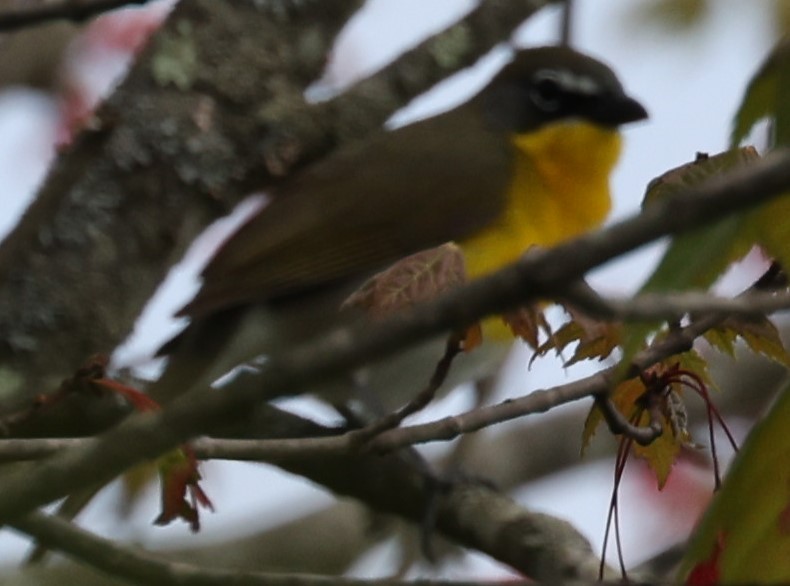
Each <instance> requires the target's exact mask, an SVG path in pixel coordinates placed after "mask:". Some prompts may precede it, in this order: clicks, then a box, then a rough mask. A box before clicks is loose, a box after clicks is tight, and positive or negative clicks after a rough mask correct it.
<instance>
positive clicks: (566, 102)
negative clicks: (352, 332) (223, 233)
mask: <svg viewBox="0 0 790 586" xmlns="http://www.w3.org/2000/svg"><path fill="white" fill-rule="evenodd" d="M646 116H647V114H646V112H645V109H644V108H643V107H642V106H641V105H640V104H639V103H638V102H637V101H636V100H634V99H633V98H631V97H629V96H628V95H627V94H626V93H625V91H624V90H623V87H622V85H621V84H620V82H619V81H618V79H617V77H616V76H615V74H614V73H613V72H612V70H611V69H610V68H609V67H607V66H606V65H604V64H602V63H601V62H599V61H597V60H595V59H593V58H591V57H588V56H586V55H583V54H581V53H579V52H576V51H574V50H572V49H569V48H564V47H542V48H534V49H525V50H520V51H518V52H517V53H516V55H515V57H514V59H513V61H512V62H511V63H509V64H508V65H506V66H505V67H504V68H503V69H502V71H500V73H499V74H497V75H496V76H495V77H494V78H493V79H492V80H491V81H490V82H489V83H488V84H487V85H486V86H485V87H484V88H483V89H482V90H481V91H480V92H479V93H478V94H477V95H475V96H474V97H473V98H471V99H470V100H469V101H468V102H466V103H465V104H463V105H461V106H459V107H457V108H455V109H453V110H451V111H448V112H445V113H443V114H440V115H438V116H435V117H433V118H430V119H427V120H422V121H419V122H416V123H414V124H411V125H408V126H404V127H402V128H399V129H396V130H393V131H385V130H381V131H379V132H376V133H374V134H372V135H370V136H369V137H368V138H366V139H363V140H360V141H358V142H355V143H352V144H349V145H348V146H346V147H343V148H341V149H339V150H338V151H336V152H335V153H333V154H331V155H330V156H328V157H326V158H325V159H323V160H321V161H320V162H318V163H316V164H315V165H313V166H312V167H309V168H307V169H306V170H304V171H302V172H301V173H299V174H298V175H296V176H294V177H293V178H291V179H289V180H287V181H286V182H284V183H282V184H281V185H279V186H278V187H277V188H276V189H275V190H274V193H273V195H274V196H275V197H274V199H273V200H272V202H271V203H270V204H269V205H268V206H266V207H264V208H263V209H262V210H261V211H260V212H258V213H257V214H256V215H254V216H253V217H252V218H250V219H249V220H248V221H247V222H246V223H245V224H244V225H243V226H242V227H241V228H240V229H239V230H238V231H237V232H236V233H235V234H234V235H232V236H231V237H230V238H229V239H228V240H227V241H226V242H225V243H224V244H223V245H222V246H221V247H220V249H219V250H218V251H217V253H216V254H215V256H214V257H213V259H212V260H211V261H210V262H209V264H208V265H207V267H206V268H205V270H204V271H203V274H202V277H203V285H202V288H201V289H200V291H199V292H198V294H197V295H196V297H195V298H194V299H193V300H192V301H191V302H190V303H189V304H188V305H187V306H186V307H185V308H184V309H183V310H182V311H181V314H182V315H185V316H188V317H190V318H191V320H192V322H191V325H190V326H189V327H188V328H187V330H186V331H185V332H184V334H183V335H181V336H180V337H179V338H177V339H176V340H175V341H174V342H173V343H171V344H168V345H167V346H165V348H164V353H167V354H169V355H170V361H169V364H168V367H167V368H166V370H165V373H164V374H163V376H162V377H161V378H160V380H159V382H158V383H156V384H154V386H153V387H152V392H153V393H154V394H155V395H158V397H159V398H160V399H164V400H167V398H169V397H170V396H172V395H173V394H176V393H181V392H184V391H186V390H188V388H189V387H191V386H193V384H195V383H196V382H200V383H207V382H210V380H211V379H213V378H215V377H216V376H219V375H220V374H222V372H223V371H224V370H227V369H228V368H230V367H232V366H233V365H235V364H238V363H239V362H242V361H244V360H249V359H251V358H253V357H255V356H258V355H266V354H271V353H274V352H280V351H283V350H286V349H287V348H288V347H289V346H290V345H292V344H295V343H298V342H300V341H304V340H305V339H307V338H309V337H311V336H315V335H318V334H320V333H322V332H324V331H325V330H326V328H328V327H330V326H332V325H336V324H337V323H339V322H340V321H341V320H343V319H345V318H344V314H343V312H340V311H339V310H338V308H339V306H340V304H341V302H342V300H343V299H344V298H345V297H346V296H347V295H348V293H349V292H350V291H352V290H353V289H354V287H356V286H357V285H359V283H360V282H361V281H363V280H364V279H365V278H366V277H369V276H370V275H371V274H372V273H374V272H376V271H378V270H380V269H382V268H383V267H386V266H387V265H388V264H390V263H392V262H394V261H397V260H398V259H399V258H402V257H404V256H406V255H409V254H412V253H414V252H417V251H420V250H423V249H426V248H430V247H433V246H437V245H439V244H442V243H444V242H448V241H454V242H456V243H457V244H458V245H459V246H460V247H461V250H462V252H463V255H464V258H465V262H466V266H467V272H468V274H469V275H470V277H471V278H474V277H478V276H481V275H484V274H486V273H489V272H492V271H494V270H496V269H498V268H500V267H502V266H503V265H505V264H507V263H509V262H512V261H514V260H516V259H517V258H518V256H519V255H520V254H522V253H523V252H524V251H525V250H526V249H527V248H529V247H530V246H532V245H542V246H547V245H551V244H554V243H556V242H559V241H561V240H563V239H566V238H569V237H572V236H574V235H577V234H579V233H581V232H584V231H586V230H589V229H591V228H593V227H595V226H597V225H598V224H599V223H601V222H602V221H603V220H604V218H605V217H606V215H607V212H608V211H609V207H610V194H609V175H610V173H611V171H612V169H613V167H614V166H615V164H616V162H617V160H618V156H619V152H620V135H619V133H618V127H619V126H621V125H623V124H625V123H628V122H633V121H637V120H641V119H643V118H645V117H646ZM442 348H443V343H442V342H441V341H440V340H436V341H433V342H430V343H426V344H424V345H422V346H420V347H418V348H413V349H410V350H408V351H405V352H404V353H403V354H402V355H400V356H397V357H393V358H392V359H390V360H387V361H386V362H382V363H381V364H380V365H373V366H372V367H371V368H370V369H366V373H365V375H364V377H362V378H361V379H360V380H363V381H364V384H365V385H366V386H369V387H370V390H371V391H372V392H376V393H379V394H381V393H382V390H383V393H388V394H390V393H394V394H399V395H400V396H406V397H408V396H409V395H410V394H414V393H416V392H417V391H418V390H419V389H420V388H421V387H422V386H424V384H425V383H426V382H427V380H428V378H429V377H430V375H431V372H432V369H433V367H434V366H435V364H436V361H437V360H438V359H439V358H440V357H441V355H442ZM506 351H507V345H506V344H503V343H502V341H501V340H500V341H499V343H495V342H491V341H489V342H484V344H483V346H482V347H481V348H479V349H477V350H475V351H473V352H470V353H469V354H468V355H464V356H462V357H461V362H462V363H463V362H466V363H467V364H466V366H464V365H463V364H461V365H453V371H454V372H458V373H462V374H463V377H464V378H467V377H468V378H475V377H477V376H479V375H481V374H483V373H484V371H488V370H489V369H490V366H491V364H494V363H498V362H497V361H499V362H501V360H502V359H503V358H504V355H505V354H506ZM418 364H419V366H415V365H418ZM454 382H457V381H456V380H452V381H447V383H446V386H448V385H450V384H452V383H454ZM344 384H345V385H346V386H347V384H348V381H342V382H338V381H333V382H332V384H329V383H327V385H326V387H327V389H329V388H332V389H336V388H337V387H339V386H344ZM395 387H398V390H397V392H396V391H395V390H393V389H394V388H395Z"/></svg>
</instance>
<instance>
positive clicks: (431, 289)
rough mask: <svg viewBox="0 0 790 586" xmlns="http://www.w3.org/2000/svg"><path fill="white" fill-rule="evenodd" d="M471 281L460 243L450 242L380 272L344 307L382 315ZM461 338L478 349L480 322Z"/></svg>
mask: <svg viewBox="0 0 790 586" xmlns="http://www.w3.org/2000/svg"><path fill="white" fill-rule="evenodd" d="M467 281H468V279H467V276H466V263H465V261H464V255H463V252H462V251H461V249H460V248H459V247H458V245H457V244H454V243H452V242H447V243H445V244H442V245H441V246H437V247H435V248H429V249H427V250H422V251H420V252H417V253H415V254H412V255H409V256H407V257H405V258H402V259H401V260H399V261H398V262H396V263H395V264H393V265H391V266H389V267H388V268H386V269H384V270H383V271H381V272H379V273H376V274H375V275H373V276H372V277H370V278H369V279H368V280H367V281H365V282H364V283H363V284H362V285H361V286H360V287H359V288H358V289H357V290H356V291H354V292H353V293H352V294H351V295H349V296H348V298H347V299H346V300H345V301H343V304H342V305H341V309H348V308H353V307H355V308H359V309H363V310H365V311H367V312H368V313H369V314H371V315H373V316H375V317H381V316H383V315H388V314H391V313H394V312H397V311H401V310H404V309H408V308H411V307H413V306H415V305H417V304H419V303H425V302H427V301H431V300H432V299H436V298H437V297H439V296H440V295H442V294H443V293H446V292H447V291H450V290H451V289H455V288H456V287H459V286H461V285H463V284H465V283H466V282H467ZM460 340H461V345H462V348H463V350H464V352H471V351H472V350H474V349H475V348H477V347H478V346H479V345H480V344H481V343H482V341H483V332H482V328H481V327H480V325H479V323H475V324H472V325H471V326H469V328H468V329H467V330H466V331H465V332H464V333H463V334H462V335H460Z"/></svg>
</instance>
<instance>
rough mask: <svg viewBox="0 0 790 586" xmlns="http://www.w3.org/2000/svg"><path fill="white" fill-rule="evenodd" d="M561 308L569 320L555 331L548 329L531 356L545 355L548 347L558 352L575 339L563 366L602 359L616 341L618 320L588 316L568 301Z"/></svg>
mask: <svg viewBox="0 0 790 586" xmlns="http://www.w3.org/2000/svg"><path fill="white" fill-rule="evenodd" d="M565 311H566V312H567V313H568V315H569V316H570V320H569V321H568V322H567V323H565V324H563V326H562V327H561V328H560V329H559V330H557V331H556V332H553V333H550V335H549V337H548V339H547V340H546V341H545V342H544V343H543V344H541V345H540V346H539V347H537V348H536V350H535V356H545V355H546V354H547V353H548V352H549V351H550V350H555V351H556V353H557V354H558V355H559V354H562V352H563V351H564V350H565V348H567V347H568V346H570V345H571V344H573V343H575V342H577V343H578V345H577V346H576V349H575V350H574V352H573V355H572V356H571V357H570V358H569V359H568V360H566V361H565V366H571V365H573V364H576V363H577V362H580V361H582V360H592V359H594V358H597V359H598V360H604V359H606V358H608V357H609V356H610V355H611V353H612V352H613V351H614V349H615V348H617V347H618V345H619V344H620V341H621V337H622V325H621V324H619V323H616V322H611V321H601V320H598V319H595V318H592V317H590V316H588V315H586V314H585V313H583V312H581V311H579V310H578V309H576V308H574V307H573V306H571V305H566V306H565ZM533 359H534V357H533Z"/></svg>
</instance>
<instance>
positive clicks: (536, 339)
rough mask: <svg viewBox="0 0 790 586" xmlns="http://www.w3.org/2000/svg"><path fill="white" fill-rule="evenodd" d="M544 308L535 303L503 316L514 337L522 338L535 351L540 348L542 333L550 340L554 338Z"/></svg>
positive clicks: (540, 304)
mask: <svg viewBox="0 0 790 586" xmlns="http://www.w3.org/2000/svg"><path fill="white" fill-rule="evenodd" d="M543 307H544V305H543V304H542V303H533V304H532V305H523V306H521V307H518V308H516V309H514V310H512V311H509V312H507V313H505V314H503V315H502V319H503V320H504V322H505V323H506V324H507V325H508V326H509V327H510V330H511V331H512V332H513V335H514V336H518V337H520V338H521V339H522V340H524V341H525V342H526V343H527V344H529V346H530V347H531V348H532V349H533V350H537V348H538V347H539V346H540V332H541V331H543V332H544V333H545V334H546V335H547V336H548V337H549V339H551V338H552V331H551V326H550V325H549V322H548V321H546V315H545V313H544V312H543ZM547 343H548V342H547Z"/></svg>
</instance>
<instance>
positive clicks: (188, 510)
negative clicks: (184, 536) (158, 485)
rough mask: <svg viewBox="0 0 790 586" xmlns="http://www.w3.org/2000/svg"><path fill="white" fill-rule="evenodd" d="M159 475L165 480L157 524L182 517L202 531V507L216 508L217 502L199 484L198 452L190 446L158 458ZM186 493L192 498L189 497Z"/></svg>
mask: <svg viewBox="0 0 790 586" xmlns="http://www.w3.org/2000/svg"><path fill="white" fill-rule="evenodd" d="M159 477H160V479H161V481H162V512H161V513H160V515H159V516H158V517H157V518H156V520H155V521H154V523H155V524H156V525H167V524H168V523H170V522H171V521H173V520H175V519H179V518H180V519H183V520H184V521H186V522H187V523H189V528H190V529H191V530H192V531H194V532H197V531H200V513H199V511H198V508H199V507H203V508H206V509H209V510H210V511H212V512H213V511H214V505H213V504H212V503H211V500H210V499H209V498H208V495H206V493H205V492H204V491H203V489H202V488H201V487H200V484H199V482H200V479H201V476H200V472H199V471H198V466H197V459H196V458H195V454H194V453H193V452H192V450H191V449H190V448H189V447H188V446H183V447H182V448H181V449H180V450H176V451H174V452H170V453H169V454H166V455H165V456H162V458H160V460H159ZM187 495H188V496H189V500H187Z"/></svg>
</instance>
